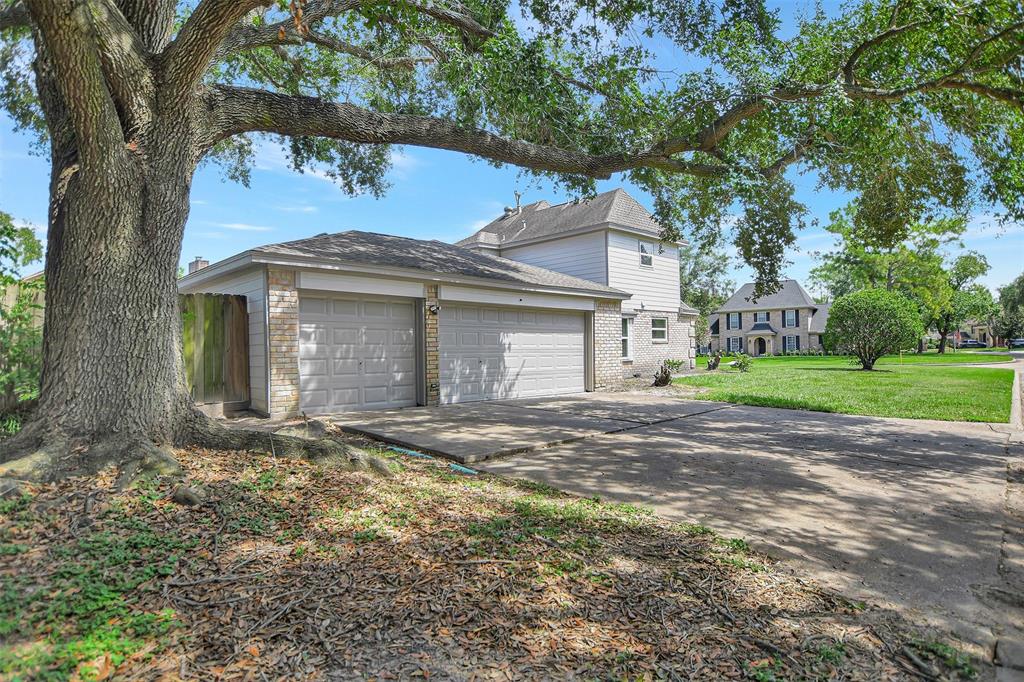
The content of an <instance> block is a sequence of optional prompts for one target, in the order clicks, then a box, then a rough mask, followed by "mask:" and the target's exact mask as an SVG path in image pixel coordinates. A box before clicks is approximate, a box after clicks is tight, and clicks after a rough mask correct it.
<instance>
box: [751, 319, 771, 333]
mask: <svg viewBox="0 0 1024 682" xmlns="http://www.w3.org/2000/svg"><path fill="white" fill-rule="evenodd" d="M757 332H768V333H770V334H777V333H778V332H777V331H775V327H773V326H771V325H770V324H768V323H767V322H755V323H754V326H753V327H751V328H750V329H749V330H747V333H748V334H756V333H757Z"/></svg>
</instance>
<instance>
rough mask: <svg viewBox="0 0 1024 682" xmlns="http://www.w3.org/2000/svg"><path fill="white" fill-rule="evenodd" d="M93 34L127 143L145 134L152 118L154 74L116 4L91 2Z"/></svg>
mask: <svg viewBox="0 0 1024 682" xmlns="http://www.w3.org/2000/svg"><path fill="white" fill-rule="evenodd" d="M90 9H91V12H92V16H93V30H94V31H95V32H96V42H97V45H98V46H99V55H100V62H101V63H102V65H103V72H104V74H105V75H106V79H107V83H108V85H109V86H110V90H111V92H112V93H113V95H114V98H115V99H116V101H117V103H118V104H119V105H120V108H121V110H122V111H123V112H124V116H125V118H126V124H127V125H126V127H127V129H128V130H127V134H126V135H125V137H126V139H131V138H133V137H134V136H135V135H137V134H138V133H139V132H140V131H141V130H143V129H144V128H145V126H146V124H147V123H148V122H149V121H150V119H151V117H152V104H153V99H154V93H155V86H154V83H153V74H152V71H151V70H150V68H149V65H148V64H147V63H146V62H145V60H144V58H143V55H144V54H145V51H146V48H145V46H144V45H143V44H142V41H141V40H140V39H139V36H138V35H137V34H136V33H135V29H134V28H133V27H132V26H131V24H129V23H128V20H127V19H126V18H125V17H124V15H123V14H121V11H120V10H119V9H118V7H117V6H116V5H115V4H114V2H113V0H91V2H90Z"/></svg>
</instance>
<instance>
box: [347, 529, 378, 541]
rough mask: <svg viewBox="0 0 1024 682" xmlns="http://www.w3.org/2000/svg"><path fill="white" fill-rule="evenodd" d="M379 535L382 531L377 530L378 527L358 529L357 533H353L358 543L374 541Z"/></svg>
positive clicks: (353, 537)
mask: <svg viewBox="0 0 1024 682" xmlns="http://www.w3.org/2000/svg"><path fill="white" fill-rule="evenodd" d="M378 537H380V533H379V532H378V531H377V529H376V528H367V529H366V530H357V531H356V532H355V533H353V534H352V539H353V540H355V541H356V542H357V543H362V542H373V541H374V540H376V539H377V538H378Z"/></svg>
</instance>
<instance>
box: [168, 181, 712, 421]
mask: <svg viewBox="0 0 1024 682" xmlns="http://www.w3.org/2000/svg"><path fill="white" fill-rule="evenodd" d="M659 232H660V229H659V227H658V225H657V224H656V223H655V222H654V220H653V219H652V218H651V216H650V214H649V213H647V211H645V210H644V209H643V208H642V207H641V206H640V205H639V204H637V203H636V202H635V201H634V200H633V199H632V198H631V197H629V195H627V194H626V193H625V192H622V191H615V192H608V193H606V194H602V195H599V196H597V197H595V198H592V199H590V200H586V201H581V202H578V203H568V204H561V205H558V206H549V205H548V204H546V203H545V202H539V203H536V204H531V205H529V206H524V207H522V208H521V209H514V210H509V211H506V213H505V215H502V216H500V217H499V218H497V219H496V220H495V221H494V222H492V223H491V224H490V225H488V226H487V227H485V228H484V229H482V230H481V231H480V232H478V233H477V234H476V235H474V236H473V237H471V238H469V239H467V240H464V241H463V242H462V245H455V244H446V243H443V242H439V241H426V240H421V239H410V238H407V237H399V236H394V235H386V234H379V233H374V232H359V231H347V232H338V233H334V234H326V233H325V234H320V235H316V236H314V237H309V238H306V239H298V240H295V241H290V242H284V243H280V244H268V245H266V246H259V247H256V248H252V249H249V250H247V251H243V252H242V253H238V254H236V255H234V256H231V257H230V258H226V259H224V260H222V261H220V262H217V263H214V264H212V265H209V264H207V263H206V261H203V260H201V259H197V260H196V262H195V263H193V264H192V265H190V268H189V273H188V274H187V275H185V276H184V277H183V278H182V279H181V280H180V281H179V283H178V288H179V291H181V292H183V293H223V294H238V295H243V296H245V298H246V302H247V312H248V323H249V324H248V347H247V350H246V352H247V356H248V357H247V361H248V365H249V377H248V378H249V387H250V391H249V394H250V395H249V397H250V400H249V407H250V409H252V410H254V411H256V412H259V413H263V414H269V415H273V416H288V415H295V414H329V413H334V412H346V411H352V410H374V409H389V408H401V407H412V406H416V405H437V404H444V403H458V402H465V401H474V400H493V399H505V398H524V397H533V396H548V395H561V394H568V393H577V392H581V391H592V390H600V389H604V388H611V387H614V386H616V385H618V384H620V383H621V382H622V380H623V377H624V376H631V375H633V374H639V375H646V376H652V375H653V373H654V371H655V370H656V369H657V367H658V366H659V365H660V364H661V362H662V361H663V360H666V359H674V360H682V361H684V363H685V364H686V365H687V366H690V367H692V366H693V361H694V346H693V322H694V320H695V318H696V311H693V310H690V309H687V308H684V307H683V306H681V305H680V302H679V262H678V248H677V246H678V245H676V244H667V243H661V242H660V241H659Z"/></svg>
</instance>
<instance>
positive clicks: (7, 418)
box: [0, 412, 21, 438]
mask: <svg viewBox="0 0 1024 682" xmlns="http://www.w3.org/2000/svg"><path fill="white" fill-rule="evenodd" d="M18 431H21V417H20V416H19V415H17V414H13V413H11V412H8V413H5V414H2V415H0V438H7V437H8V436H13V435H14V434H16V433H18Z"/></svg>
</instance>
